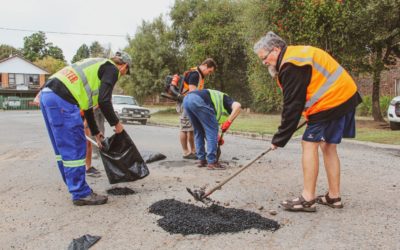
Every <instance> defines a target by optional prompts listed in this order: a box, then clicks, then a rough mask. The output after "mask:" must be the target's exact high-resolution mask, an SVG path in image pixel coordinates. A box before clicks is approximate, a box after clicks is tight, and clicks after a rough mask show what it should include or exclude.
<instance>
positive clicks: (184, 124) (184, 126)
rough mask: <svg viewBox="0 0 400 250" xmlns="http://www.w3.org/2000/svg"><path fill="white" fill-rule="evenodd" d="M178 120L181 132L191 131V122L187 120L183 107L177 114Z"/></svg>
mask: <svg viewBox="0 0 400 250" xmlns="http://www.w3.org/2000/svg"><path fill="white" fill-rule="evenodd" d="M179 120H180V125H179V128H180V129H181V131H182V132H192V131H193V126H192V123H191V122H190V120H189V117H188V116H187V115H186V112H185V110H184V109H183V112H182V113H181V115H180V116H179Z"/></svg>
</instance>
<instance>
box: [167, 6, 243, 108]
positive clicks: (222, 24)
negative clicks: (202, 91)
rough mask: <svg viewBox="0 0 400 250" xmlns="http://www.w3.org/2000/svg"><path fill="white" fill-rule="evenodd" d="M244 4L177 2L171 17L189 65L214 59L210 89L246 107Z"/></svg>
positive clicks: (208, 86) (208, 84)
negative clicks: (242, 14) (241, 17)
mask: <svg viewBox="0 0 400 250" xmlns="http://www.w3.org/2000/svg"><path fill="white" fill-rule="evenodd" d="M241 6H242V5H241V3H239V2H236V1H228V0H209V1H204V0H203V1H201V0H197V1H193V0H187V1H176V2H175V5H174V8H173V10H172V11H171V13H172V19H173V21H174V25H173V27H174V30H175V32H176V34H178V35H181V36H182V37H179V38H178V39H177V40H178V41H180V42H181V44H180V45H181V46H184V49H183V50H182V55H183V56H184V57H185V59H186V62H187V65H189V66H193V65H198V64H199V63H201V62H202V61H203V60H204V59H205V58H207V57H212V58H213V59H214V60H215V61H216V62H217V65H218V67H217V71H216V73H215V74H214V75H213V76H212V77H211V78H210V81H209V82H208V83H207V88H216V89H219V90H221V91H224V92H227V93H228V94H230V95H231V96H233V97H234V98H235V99H237V100H239V101H240V102H242V104H244V105H245V106H246V105H247V104H248V103H249V102H248V100H249V99H250V98H249V93H250V91H249V87H248V84H247V79H246V71H247V54H246V46H245V44H246V40H245V37H244V33H243V32H242V30H243V27H242V23H241V22H240V18H238V17H240V16H241Z"/></svg>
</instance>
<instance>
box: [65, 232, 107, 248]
mask: <svg viewBox="0 0 400 250" xmlns="http://www.w3.org/2000/svg"><path fill="white" fill-rule="evenodd" d="M100 239H101V237H100V236H95V235H93V236H92V235H90V234H85V235H84V236H82V237H79V238H78V239H73V240H72V242H71V243H70V244H69V246H68V250H87V249H89V248H90V247H91V246H93V245H94V244H96V242H97V241H99V240H100Z"/></svg>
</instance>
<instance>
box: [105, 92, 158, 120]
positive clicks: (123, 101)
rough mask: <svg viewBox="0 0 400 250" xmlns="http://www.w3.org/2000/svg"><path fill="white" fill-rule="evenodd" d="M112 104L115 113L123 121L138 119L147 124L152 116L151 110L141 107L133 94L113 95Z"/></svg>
mask: <svg viewBox="0 0 400 250" xmlns="http://www.w3.org/2000/svg"><path fill="white" fill-rule="evenodd" d="M112 104H113V107H114V111H115V114H116V115H117V116H118V118H119V119H120V120H121V122H122V123H125V122H128V121H136V122H140V123H141V124H143V125H145V124H146V123H147V119H149V118H150V110H148V109H146V108H143V107H140V106H139V104H138V103H137V102H136V100H135V98H133V97H132V96H128V95H113V96H112Z"/></svg>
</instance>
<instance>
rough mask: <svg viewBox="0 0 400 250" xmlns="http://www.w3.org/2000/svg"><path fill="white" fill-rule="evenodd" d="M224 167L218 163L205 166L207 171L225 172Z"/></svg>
mask: <svg viewBox="0 0 400 250" xmlns="http://www.w3.org/2000/svg"><path fill="white" fill-rule="evenodd" d="M225 169H226V167H225V166H224V165H222V164H221V163H219V162H215V163H210V164H208V166H207V170H225Z"/></svg>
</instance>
